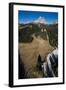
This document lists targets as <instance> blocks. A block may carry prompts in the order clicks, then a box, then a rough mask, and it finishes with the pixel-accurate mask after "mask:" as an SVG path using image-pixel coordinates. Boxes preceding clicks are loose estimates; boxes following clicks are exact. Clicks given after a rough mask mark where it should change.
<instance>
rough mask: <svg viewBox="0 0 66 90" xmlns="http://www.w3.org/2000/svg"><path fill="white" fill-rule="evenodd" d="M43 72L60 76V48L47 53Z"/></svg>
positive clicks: (52, 75) (48, 75) (51, 75)
mask: <svg viewBox="0 0 66 90" xmlns="http://www.w3.org/2000/svg"><path fill="white" fill-rule="evenodd" d="M42 68H43V73H44V75H45V76H46V77H57V76H58V49H57V48H56V49H55V50H53V51H52V52H51V53H49V54H48V55H47V59H46V61H45V62H44V63H43V65H42Z"/></svg>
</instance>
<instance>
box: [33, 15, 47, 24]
mask: <svg viewBox="0 0 66 90" xmlns="http://www.w3.org/2000/svg"><path fill="white" fill-rule="evenodd" d="M34 23H41V24H46V20H45V19H44V17H41V16H40V17H38V19H36V20H35V21H34Z"/></svg>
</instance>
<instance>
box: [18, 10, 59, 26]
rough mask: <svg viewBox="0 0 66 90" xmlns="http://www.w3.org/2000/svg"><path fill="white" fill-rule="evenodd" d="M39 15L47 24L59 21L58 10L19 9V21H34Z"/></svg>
mask: <svg viewBox="0 0 66 90" xmlns="http://www.w3.org/2000/svg"><path fill="white" fill-rule="evenodd" d="M39 17H43V18H44V19H45V21H46V22H47V24H52V23H54V22H58V13H57V12H40V11H18V21H19V23H24V24H26V23H32V22H34V21H35V20H37V19H38V18H39Z"/></svg>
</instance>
